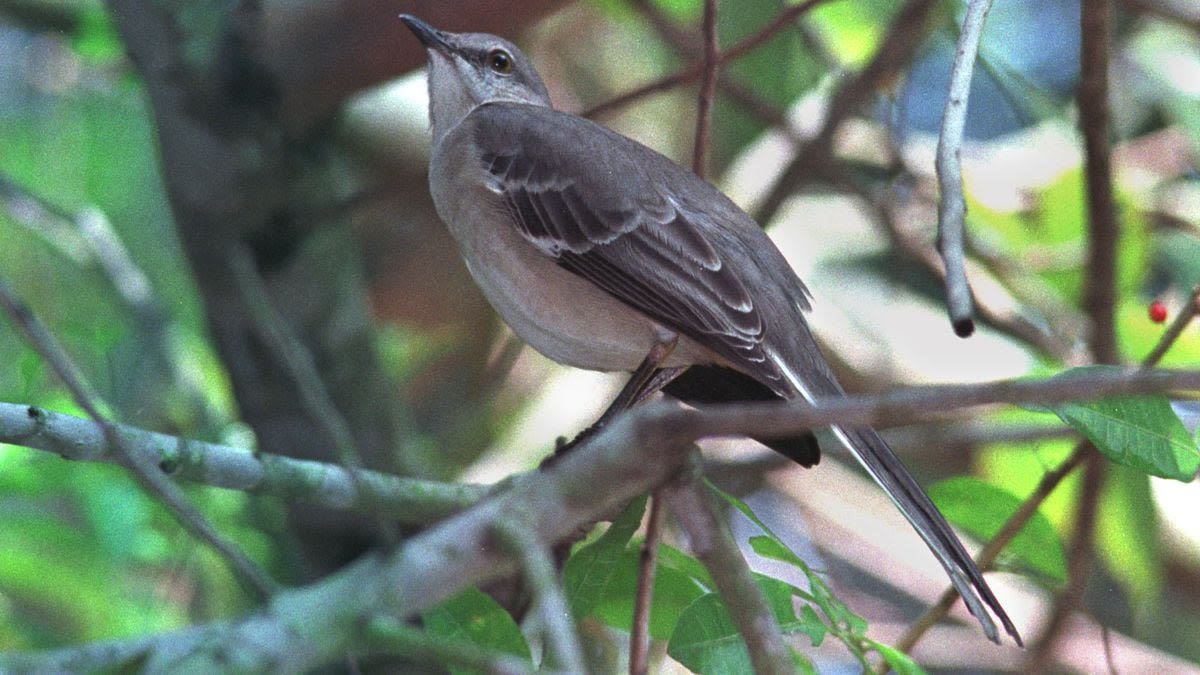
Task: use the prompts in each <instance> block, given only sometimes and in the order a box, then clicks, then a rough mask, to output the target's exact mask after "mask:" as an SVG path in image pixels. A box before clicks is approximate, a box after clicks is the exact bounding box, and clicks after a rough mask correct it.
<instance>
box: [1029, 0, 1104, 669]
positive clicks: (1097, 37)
mask: <svg viewBox="0 0 1200 675" xmlns="http://www.w3.org/2000/svg"><path fill="white" fill-rule="evenodd" d="M1112 30H1113V13H1112V4H1111V0H1091V1H1090V2H1084V3H1083V4H1082V7H1081V11H1080V32H1081V34H1082V39H1081V41H1080V45H1079V51H1080V55H1079V60H1080V72H1079V94H1078V102H1079V122H1080V125H1081V126H1082V127H1083V129H1082V131H1083V144H1084V167H1083V168H1084V185H1085V187H1086V191H1087V214H1088V219H1087V228H1088V230H1087V231H1088V256H1087V267H1086V269H1087V274H1086V275H1084V277H1085V282H1084V283H1085V285H1084V291H1083V308H1084V311H1085V312H1086V313H1087V315H1088V318H1089V319H1090V320H1091V323H1092V333H1091V336H1090V339H1089V340H1088V346H1089V348H1090V349H1091V352H1092V358H1093V360H1095V361H1096V362H1097V363H1117V362H1118V361H1119V359H1120V354H1119V353H1118V346H1117V329H1116V303H1117V245H1118V242H1119V239H1120V235H1121V232H1120V225H1119V223H1118V222H1117V206H1116V202H1115V200H1114V197H1113V184H1112V146H1111V141H1110V139H1109V132H1110V124H1109V109H1108V66H1109V54H1110V52H1111V49H1112V42H1111V40H1112ZM1106 468H1107V465H1106V464H1105V463H1104V459H1103V458H1102V457H1101V456H1100V455H1099V453H1096V452H1095V451H1093V452H1091V453H1089V457H1088V458H1087V460H1086V463H1085V465H1084V474H1083V485H1082V487H1081V488H1080V493H1079V501H1078V503H1077V505H1076V506H1077V508H1076V512H1075V530H1074V532H1073V534H1072V537H1071V541H1070V544H1069V545H1068V547H1067V569H1068V577H1067V587H1066V588H1065V589H1064V590H1063V592H1062V593H1061V594H1060V595H1059V597H1058V599H1057V601H1056V602H1055V603H1054V606H1053V608H1052V610H1051V612H1050V619H1049V620H1048V621H1047V622H1046V625H1045V627H1044V628H1043V629H1042V634H1041V636H1040V637H1039V638H1038V640H1037V642H1036V644H1035V646H1034V648H1033V651H1032V652H1031V653H1030V655H1029V659H1028V661H1027V665H1028V666H1030V668H1031V669H1032V671H1033V672H1042V670H1043V669H1044V668H1046V667H1048V666H1049V665H1050V663H1051V661H1052V659H1053V654H1054V649H1055V646H1056V645H1057V644H1058V640H1059V637H1060V636H1061V635H1062V633H1063V631H1064V630H1065V628H1066V625H1067V619H1068V618H1069V617H1070V616H1071V614H1072V613H1073V612H1074V611H1075V609H1076V608H1077V607H1078V606H1079V604H1080V602H1081V601H1082V600H1083V592H1084V589H1085V588H1086V586H1087V581H1088V578H1089V577H1090V576H1091V567H1092V557H1093V543H1094V540H1095V534H1096V533H1095V522H1096V510H1097V507H1098V505H1099V501H1100V491H1101V488H1102V487H1103V483H1104V474H1105V469H1106Z"/></svg>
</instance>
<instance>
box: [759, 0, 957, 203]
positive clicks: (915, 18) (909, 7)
mask: <svg viewBox="0 0 1200 675" xmlns="http://www.w3.org/2000/svg"><path fill="white" fill-rule="evenodd" d="M936 6H937V3H936V2H934V1H933V0H910V1H909V2H908V3H906V4H905V5H904V6H903V7H902V8H901V9H900V11H899V12H897V14H896V18H895V19H893V20H892V23H891V25H890V26H889V27H888V31H887V34H885V35H884V36H883V39H882V40H880V42H879V47H877V48H876V50H875V54H874V55H873V56H872V57H871V60H870V61H869V62H868V63H867V65H866V66H864V67H863V69H862V70H860V71H859V72H858V73H857V74H856V75H854V76H853V77H851V78H849V79H848V80H846V82H845V83H844V84H843V85H842V86H841V87H839V88H838V90H837V92H836V93H835V94H834V95H833V97H832V99H830V101H829V110H828V112H826V114H825V122H824V123H823V124H822V126H821V130H820V131H819V132H817V135H816V136H814V137H813V139H812V140H811V141H809V142H808V143H806V144H805V145H804V147H803V148H801V149H800V150H799V151H798V152H797V153H796V155H795V157H793V158H792V160H791V161H790V162H789V163H788V165H787V167H786V168H784V170H783V172H782V173H780V174H779V176H778V177H777V178H776V179H775V182H774V183H773V184H772V185H771V187H770V189H768V190H767V195H766V197H764V198H763V200H762V203H761V204H760V205H759V206H758V208H756V209H755V210H754V214H753V215H754V219H755V221H757V222H758V223H759V224H760V225H763V226H766V225H767V224H768V223H770V222H771V220H772V219H773V218H774V217H775V215H776V214H777V213H778V212H779V208H780V207H781V206H783V203H784V202H785V201H786V200H787V198H788V197H789V196H790V195H791V194H792V193H793V192H795V191H796V189H797V188H799V187H800V186H801V185H803V184H804V182H805V181H806V180H808V179H810V177H812V176H814V175H820V174H822V173H827V172H828V171H827V168H828V165H829V163H830V156H831V154H832V152H833V139H834V136H835V134H836V133H837V130H838V129H840V128H841V125H842V122H844V121H845V120H846V118H848V117H849V116H850V115H852V114H854V113H855V112H856V111H858V109H859V108H861V107H862V105H863V104H864V103H866V102H867V100H868V99H869V98H870V97H871V96H872V95H874V93H875V91H876V89H877V88H878V86H879V85H880V84H881V83H882V82H884V81H886V80H888V79H890V78H891V77H893V76H895V75H896V73H898V72H900V70H901V69H902V68H904V67H905V66H906V65H907V64H908V63H909V62H910V61H911V60H912V57H913V56H914V55H915V54H916V52H917V49H918V48H919V47H920V46H921V44H923V40H924V37H925V33H926V31H925V24H926V22H927V20H928V19H929V14H930V12H932V11H933V8H934V7H936Z"/></svg>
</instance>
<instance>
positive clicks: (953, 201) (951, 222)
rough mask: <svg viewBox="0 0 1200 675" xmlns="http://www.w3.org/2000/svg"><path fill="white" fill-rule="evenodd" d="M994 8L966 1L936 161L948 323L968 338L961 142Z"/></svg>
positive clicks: (987, 0)
mask: <svg viewBox="0 0 1200 675" xmlns="http://www.w3.org/2000/svg"><path fill="white" fill-rule="evenodd" d="M991 7H992V0H969V2H968V3H967V11H966V15H965V16H963V24H962V30H961V31H960V32H959V34H958V48H957V51H956V52H955V54H954V66H953V68H952V69H951V70H950V88H949V91H948V92H947V94H946V107H945V111H944V112H943V113H942V131H941V133H940V134H939V135H938V145H937V159H936V160H935V162H934V166H935V167H936V169H937V177H938V188H939V194H940V197H939V198H938V236H937V250H938V253H939V254H940V255H941V256H942V262H943V264H945V266H946V307H947V310H948V311H949V313H950V323H951V324H952V325H953V326H954V333H955V334H956V335H958V336H959V337H968V336H970V335H971V334H972V333H974V332H975V320H974V319H973V318H972V317H973V315H974V313H975V312H974V308H973V307H972V304H973V300H972V296H971V286H970V283H969V282H968V281H967V267H966V264H967V261H966V251H965V244H964V242H963V239H964V236H965V235H964V230H965V228H966V223H965V222H964V221H965V220H966V217H967V201H966V197H964V196H963V183H962V156H961V153H962V142H963V132H964V131H965V129H966V126H967V101H968V99H969V98H970V94H971V75H972V74H974V72H975V59H976V57H977V56H978V54H979V41H980V40H981V39H982V37H983V24H984V21H986V20H987V15H988V10H990V9H991Z"/></svg>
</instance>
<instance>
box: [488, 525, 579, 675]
mask: <svg viewBox="0 0 1200 675" xmlns="http://www.w3.org/2000/svg"><path fill="white" fill-rule="evenodd" d="M496 534H497V535H499V536H500V538H501V539H502V540H503V541H504V543H505V544H506V545H507V547H508V548H509V550H510V551H511V553H512V554H513V555H515V556H516V557H517V558H518V559H520V561H521V568H522V569H523V570H524V572H525V580H526V581H527V582H528V583H529V585H530V587H531V588H532V590H533V595H534V599H533V602H534V607H536V609H537V612H538V616H539V617H540V618H541V622H542V627H543V628H544V629H545V631H546V638H547V642H548V643H549V645H548V652H549V654H548V656H547V658H546V664H544V665H549V666H550V668H551V669H553V670H561V671H564V672H568V673H585V672H587V670H586V669H585V668H584V660H583V648H582V647H580V645H579V635H578V632H577V631H576V628H575V621H574V620H573V619H572V618H571V610H570V608H569V607H568V606H567V599H566V596H564V595H563V591H562V586H561V585H560V584H559V582H558V570H557V569H556V568H555V566H554V560H553V559H552V558H551V556H550V551H549V549H548V548H547V547H546V545H545V544H543V543H542V541H541V540H540V539H539V538H538V537H537V535H536V534H535V532H534V526H533V524H532V523H526V522H523V521H522V520H520V519H518V518H509V519H504V520H501V521H500V522H498V523H497V524H496Z"/></svg>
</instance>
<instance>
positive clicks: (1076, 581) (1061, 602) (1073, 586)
mask: <svg viewBox="0 0 1200 675" xmlns="http://www.w3.org/2000/svg"><path fill="white" fill-rule="evenodd" d="M1085 445H1086V446H1087V447H1086V449H1085V450H1084V460H1083V480H1082V481H1080V483H1081V485H1080V489H1079V497H1078V501H1077V502H1076V504H1075V514H1074V528H1075V529H1074V530H1073V533H1072V535H1071V540H1070V542H1069V543H1068V544H1067V587H1066V588H1065V589H1063V592H1062V593H1060V594H1059V596H1058V598H1057V600H1055V602H1054V605H1053V607H1052V608H1051V611H1050V618H1049V620H1048V621H1047V622H1046V625H1045V627H1044V628H1043V629H1042V634H1041V636H1040V637H1039V638H1038V641H1037V643H1036V644H1035V645H1034V646H1033V649H1032V650H1030V653H1029V657H1028V659H1027V660H1026V662H1025V664H1024V666H1023V668H1022V669H1023V670H1024V671H1025V672H1030V673H1043V672H1047V668H1048V667H1049V665H1050V663H1051V660H1052V659H1053V654H1054V646H1055V644H1056V643H1057V642H1058V638H1059V636H1060V635H1061V634H1062V632H1063V630H1064V629H1065V628H1066V626H1067V623H1068V621H1067V619H1069V618H1070V617H1071V615H1072V614H1073V613H1074V612H1075V610H1076V608H1077V607H1078V606H1079V603H1080V602H1081V601H1082V599H1083V592H1084V589H1085V588H1087V580H1088V577H1090V576H1091V571H1092V548H1093V545H1094V543H1095V539H1096V513H1097V510H1098V509H1097V507H1098V506H1099V504H1100V492H1101V488H1102V487H1103V486H1104V475H1105V469H1106V468H1107V465H1106V464H1105V459H1104V457H1103V456H1102V455H1101V454H1100V453H1099V452H1097V451H1096V449H1095V448H1094V447H1092V446H1091V445H1090V444H1085Z"/></svg>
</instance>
